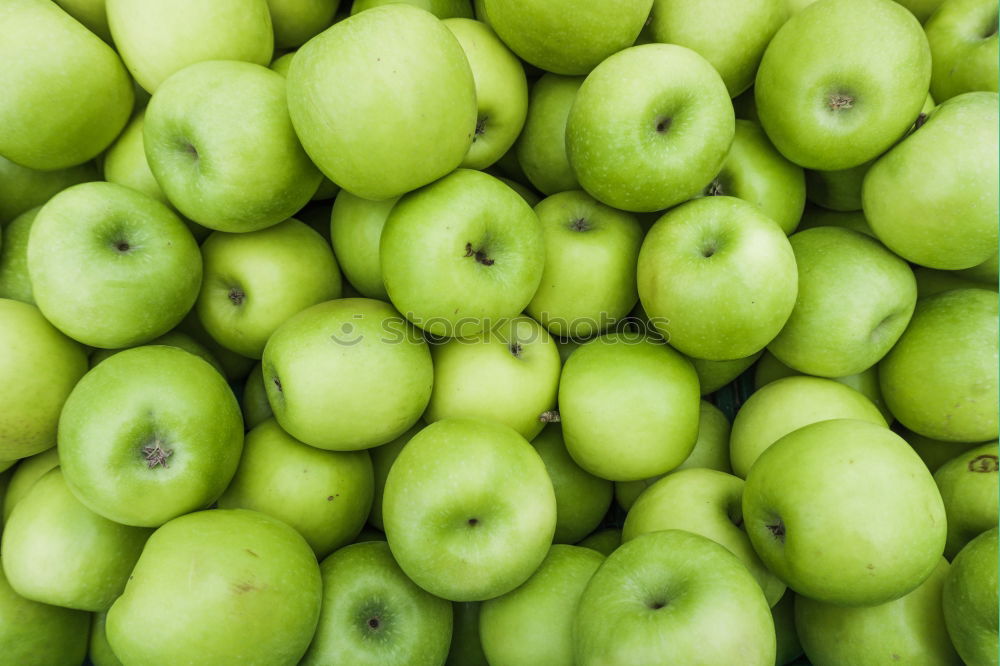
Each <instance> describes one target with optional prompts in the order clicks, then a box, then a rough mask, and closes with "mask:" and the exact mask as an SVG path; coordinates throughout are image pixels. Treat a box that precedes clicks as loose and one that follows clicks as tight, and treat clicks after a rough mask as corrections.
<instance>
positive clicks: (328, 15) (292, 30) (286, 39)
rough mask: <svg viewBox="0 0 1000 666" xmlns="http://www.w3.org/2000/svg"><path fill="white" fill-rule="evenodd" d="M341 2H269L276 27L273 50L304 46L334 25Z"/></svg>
mask: <svg viewBox="0 0 1000 666" xmlns="http://www.w3.org/2000/svg"><path fill="white" fill-rule="evenodd" d="M339 6H340V0H267V8H268V10H269V11H270V13H271V25H272V27H273V28H274V47H275V48H276V49H294V48H298V47H299V46H302V45H303V44H305V43H306V42H307V41H309V40H310V39H311V38H313V37H314V36H316V35H318V34H319V33H321V32H323V31H324V30H326V29H327V28H329V27H330V25H331V24H332V23H333V16H334V14H336V13H337V8H338V7H339Z"/></svg>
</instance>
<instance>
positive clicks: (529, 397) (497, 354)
mask: <svg viewBox="0 0 1000 666" xmlns="http://www.w3.org/2000/svg"><path fill="white" fill-rule="evenodd" d="M431 357H432V358H433V360H434V388H433V390H432V392H431V399H430V402H429V403H427V411H425V412H424V420H425V421H427V423H434V422H435V421H440V420H442V419H448V418H472V419H489V420H493V421H496V422H497V423H502V424H504V425H506V426H510V427H511V428H513V429H514V430H516V431H517V432H518V433H519V434H520V435H521V436H522V437H524V438H525V439H528V440H530V439H532V438H533V437H534V436H535V435H537V434H538V433H540V432H541V431H542V428H543V427H544V426H545V422H544V421H543V419H542V418H540V417H541V415H542V414H543V413H545V412H548V411H550V410H552V409H553V408H554V407H555V406H556V391H557V388H558V386H559V373H560V370H561V369H562V363H561V362H560V360H559V350H558V349H556V345H555V343H554V342H553V341H552V338H551V336H549V334H548V332H546V330H545V329H544V328H542V325H541V324H539V323H538V322H536V321H535V320H534V319H531V318H530V317H524V316H521V317H515V318H514V319H508V320H505V321H502V322H499V323H498V324H496V325H494V326H492V327H491V328H490V329H489V330H487V331H483V332H482V333H481V334H479V335H478V336H476V337H475V338H470V339H458V338H449V339H447V340H445V341H444V342H443V343H441V344H435V345H433V346H432V347H431ZM484 377H488V378H489V381H483V378H484Z"/></svg>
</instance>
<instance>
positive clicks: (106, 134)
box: [0, 0, 134, 208]
mask: <svg viewBox="0 0 1000 666" xmlns="http://www.w3.org/2000/svg"><path fill="white" fill-rule="evenodd" d="M40 44H44V45H47V46H45V47H44V48H40V47H39V45H40ZM0 58H2V59H3V62H4V67H3V69H2V70H0V88H2V89H3V91H4V96H3V99H2V100H0V128H3V129H2V131H0V154H2V155H3V156H4V157H5V158H6V159H8V160H10V161H12V162H16V163H17V164H20V165H21V166H24V167H28V168H30V169H41V170H44V171H51V170H54V169H65V168H66V167H71V166H74V165H77V164H83V163H84V162H86V161H88V160H90V159H93V158H94V157H95V156H96V155H97V154H98V153H100V152H101V151H103V150H104V149H105V148H107V147H108V145H110V144H111V142H112V141H113V140H114V138H115V137H116V136H118V133H119V132H121V130H122V128H123V127H125V123H127V122H128V118H129V114H130V113H131V112H132V104H133V101H134V95H133V92H132V82H131V80H130V79H129V76H128V72H126V71H125V67H124V65H122V61H121V60H119V58H118V56H117V55H116V54H115V52H114V51H113V50H112V49H111V47H109V46H108V45H107V44H105V43H104V42H103V41H101V39H100V37H98V36H97V35H95V34H94V33H92V32H90V31H89V30H87V29H86V28H84V27H83V26H82V25H80V24H79V23H78V22H77V21H76V20H75V19H73V17H71V16H70V15H69V14H67V13H66V12H64V11H63V10H62V9H60V8H59V6H58V5H56V4H55V3H53V2H48V1H47V0H6V2H4V3H3V4H2V7H0ZM57 177H58V176H57ZM53 194H54V192H53ZM22 196H23V195H22ZM38 203H41V201H39V202H38ZM32 205H37V204H32ZM30 207H31V206H26V208H30Z"/></svg>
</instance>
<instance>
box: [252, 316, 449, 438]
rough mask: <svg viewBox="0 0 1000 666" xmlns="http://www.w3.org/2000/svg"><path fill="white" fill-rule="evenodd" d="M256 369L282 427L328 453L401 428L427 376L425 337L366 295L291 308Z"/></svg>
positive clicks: (417, 405)
mask: <svg viewBox="0 0 1000 666" xmlns="http://www.w3.org/2000/svg"><path fill="white" fill-rule="evenodd" d="M262 367H263V372H264V388H265V390H266V391H267V399H268V402H270V403H271V409H272V410H273V411H274V416H275V418H276V419H277V420H278V423H279V424H280V425H281V427H282V428H283V429H284V430H285V431H287V432H288V434H290V435H291V436H292V437H295V438H296V439H298V440H300V441H302V442H305V443H306V444H309V445H310V446H315V447H318V448H321V449H330V450H333V451H355V450H358V449H368V448H371V447H373V446H378V445H379V444H385V443H386V442H389V441H391V440H393V439H395V438H396V437H398V436H399V435H401V434H403V433H404V432H406V431H407V430H408V429H409V428H410V427H411V426H412V425H413V424H414V423H416V422H417V419H418V418H420V415H421V414H422V413H423V411H424V408H425V407H426V406H427V401H428V400H429V399H430V396H431V385H432V383H433V380H434V370H433V368H432V366H431V354H430V350H429V349H428V347H427V343H426V342H425V341H424V339H423V338H422V337H421V336H420V335H419V334H418V333H417V332H415V331H414V330H413V328H412V327H411V326H409V324H408V323H407V322H406V320H405V319H403V317H402V316H400V314H399V313H398V312H396V311H395V310H394V309H393V308H392V306H391V305H388V304H386V303H383V302H382V301H374V300H369V299H366V298H342V299H338V300H334V301H327V302H326V303H320V304H318V305H314V306H312V307H310V308H306V309H305V310H303V311H302V312H300V313H298V314H297V315H295V316H294V317H292V318H291V319H289V320H288V321H286V322H285V323H284V324H282V325H281V326H279V327H278V329H277V330H276V331H275V332H274V334H272V335H271V338H270V339H269V340H268V341H267V346H266V347H265V348H264V358H263V364H262Z"/></svg>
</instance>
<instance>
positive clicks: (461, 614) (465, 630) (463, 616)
mask: <svg viewBox="0 0 1000 666" xmlns="http://www.w3.org/2000/svg"><path fill="white" fill-rule="evenodd" d="M451 606H452V610H453V615H452V632H451V647H450V649H449V650H448V659H447V661H445V665H446V666H489V664H488V663H487V662H486V655H484V654H483V646H482V643H481V642H480V640H479V609H480V607H481V604H480V603H479V602H478V601H468V602H459V601H456V602H454V603H452V605H451Z"/></svg>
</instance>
